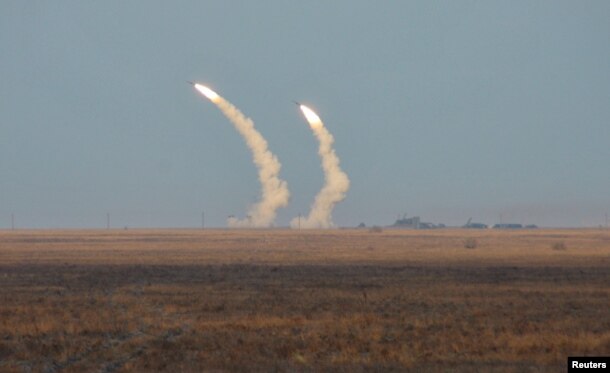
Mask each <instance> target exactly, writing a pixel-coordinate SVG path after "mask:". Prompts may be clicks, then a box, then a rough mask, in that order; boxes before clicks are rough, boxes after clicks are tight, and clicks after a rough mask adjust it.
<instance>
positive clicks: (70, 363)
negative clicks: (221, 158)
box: [0, 229, 610, 372]
mask: <svg viewBox="0 0 610 373" xmlns="http://www.w3.org/2000/svg"><path fill="white" fill-rule="evenodd" d="M570 355H576V356H578V355H606V356H607V355H610V231H608V230H601V229H599V230H594V229H591V230H515V231H498V230H465V229H443V230H427V231H423V230H420V231H410V230H388V229H386V230H384V231H382V232H375V231H369V230H366V229H362V230H326V231H298V230H281V229H277V230H214V229H213V230H153V229H151V230H108V231H104V230H97V231H96V230H88V231H84V230H81V231H79V230H65V231H60V230H57V231H55V230H49V231H28V230H24V231H19V230H17V231H1V232H0V371H2V372H89V371H91V372H150V371H167V372H224V371H231V372H232V371H238V372H242V371H243V372H252V371H254V372H257V371H261V372H263V371H264V372H268V371H295V372H301V371H303V372H310V371H311V372H314V371H315V372H319V371H333V372H335V371H339V372H341V371H345V372H347V371H349V372H361V371H362V372H363V371H367V372H368V371H423V372H427V371H429V372H436V371H451V372H455V371H458V372H460V371H463V372H473V371H485V372H487V371H498V372H527V371H536V372H538V371H549V372H556V371H565V369H566V368H565V367H566V360H567V356H570Z"/></svg>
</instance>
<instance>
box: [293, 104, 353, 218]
mask: <svg viewBox="0 0 610 373" xmlns="http://www.w3.org/2000/svg"><path fill="white" fill-rule="evenodd" d="M300 108H301V111H302V112H303V114H304V115H305V118H306V119H307V122H308V123H309V126H310V127H311V130H312V131H313V133H314V135H315V136H316V138H317V139H318V142H319V148H318V154H319V155H320V158H321V160H322V169H323V171H324V186H323V187H322V189H321V190H320V191H319V192H318V195H316V198H315V200H314V202H313V205H312V206H311V210H310V211H309V215H308V216H307V217H306V218H304V219H298V218H295V219H292V221H291V222H290V225H291V226H292V227H293V228H297V227H299V228H330V227H332V226H333V222H332V216H331V215H332V212H333V209H334V207H335V205H336V204H337V203H339V202H341V201H342V200H343V199H344V198H345V194H346V193H347V191H348V189H349V178H348V177H347V174H346V173H345V172H343V170H341V167H339V158H338V157H337V155H336V154H335V150H334V149H333V142H334V141H335V140H334V138H333V135H331V134H330V132H328V130H327V129H326V127H324V123H323V122H322V120H321V119H320V117H318V115H317V114H316V113H315V112H314V111H313V110H311V109H310V108H308V107H307V106H305V105H300Z"/></svg>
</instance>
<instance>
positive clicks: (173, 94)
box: [0, 0, 610, 228]
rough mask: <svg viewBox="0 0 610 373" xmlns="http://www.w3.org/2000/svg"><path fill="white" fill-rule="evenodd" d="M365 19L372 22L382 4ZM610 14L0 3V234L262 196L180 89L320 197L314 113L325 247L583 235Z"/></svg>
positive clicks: (298, 195) (169, 217) (607, 182)
mask: <svg viewBox="0 0 610 373" xmlns="http://www.w3.org/2000/svg"><path fill="white" fill-rule="evenodd" d="M380 4H383V5H380ZM609 19H610V2H609V1H606V0H601V1H558V0H552V1H529V0H528V1H442V2H439V1H428V0H426V1H417V2H414V1H395V2H373V1H364V0H362V1H361V0H350V1H287V0H281V1H279V0H278V1H195V0H192V1H178V2H169V1H131V2H125V1H108V0H107V1H96V2H83V1H42V0H39V1H35V0H30V1H22V0H3V1H1V2H0V82H1V84H0V228H6V227H10V215H11V213H14V214H15V220H16V224H17V226H18V227H50V228H53V227H104V226H105V224H106V213H107V212H110V214H111V219H112V225H113V226H120V227H122V226H130V227H142V226H169V227H180V226H185V227H189V226H198V225H199V224H200V219H201V217H200V216H201V211H202V210H205V212H206V222H207V224H208V225H211V226H224V225H225V220H226V217H227V215H229V214H236V215H241V216H243V214H244V213H245V211H246V209H247V206H248V204H250V203H253V202H256V201H257V199H258V194H259V185H258V181H257V178H256V169H255V168H254V166H253V164H252V162H251V159H250V154H249V151H248V150H247V148H246V147H245V145H244V142H243V140H242V139H241V137H240V136H239V135H238V134H237V132H236V131H235V130H234V128H233V127H232V125H231V124H230V123H229V122H228V121H227V120H226V119H225V118H224V117H223V116H222V114H221V113H220V111H219V110H218V109H217V108H216V107H215V106H214V105H212V104H211V103H210V102H209V101H207V100H205V99H204V98H202V97H201V96H200V95H198V94H197V93H196V92H195V91H194V90H193V89H192V87H191V86H189V85H188V84H187V83H186V81H187V80H195V81H199V82H202V83H204V84H208V85H210V86H211V87H213V88H214V89H216V90H217V91H218V92H219V93H220V94H221V95H223V96H224V97H226V98H227V99H228V100H230V101H231V102H233V103H234V104H235V105H236V106H238V107H239V108H241V109H242V110H243V111H244V113H246V114H247V115H248V116H250V117H252V118H253V119H254V121H255V123H256V126H257V128H258V129H259V130H260V132H261V133H262V134H263V135H264V136H265V137H266V138H267V140H268V142H269V146H270V148H271V150H272V151H273V152H274V153H275V154H277V155H278V157H279V159H280V161H281V163H282V165H283V167H282V172H281V176H282V177H283V178H284V179H285V180H287V181H288V184H289V187H290V190H291V194H292V198H291V203H290V205H289V206H288V207H287V208H285V209H282V210H280V211H279V217H278V220H277V224H278V225H287V224H288V222H289V221H290V219H291V218H292V217H294V216H296V215H297V214H298V213H299V212H302V213H306V212H307V211H308V210H309V206H310V204H311V202H312V200H313V197H314V195H315V194H316V193H317V191H318V189H319V188H320V186H321V185H322V171H321V170H320V164H319V160H318V156H317V144H316V141H315V138H314V137H313V136H312V134H311V131H310V130H309V128H308V126H307V124H306V122H305V121H304V119H303V117H302V116H301V115H300V113H299V112H298V110H297V108H296V107H295V106H294V104H293V103H292V100H297V101H302V102H306V103H309V104H311V106H312V107H314V108H315V109H316V110H317V111H318V113H319V114H320V116H321V117H322V119H323V120H324V122H325V123H326V125H327V127H328V129H329V130H330V131H331V132H332V133H333V134H334V136H335V140H336V150H337V154H338V155H339V157H340V158H341V162H342V163H341V165H342V167H343V168H344V170H345V171H346V172H347V173H348V174H349V176H350V179H351V181H352V187H351V190H350V191H349V193H348V196H347V199H346V200H345V201H343V203H341V204H340V205H338V206H337V209H336V210H335V214H334V220H335V222H336V223H337V224H339V225H342V226H348V225H356V224H358V223H360V222H365V223H367V224H380V225H386V224H391V223H393V221H394V219H395V218H396V215H397V214H398V213H407V214H409V215H420V216H421V217H422V219H423V220H425V221H433V222H443V223H445V224H456V225H457V224H463V223H465V221H466V220H467V219H468V218H469V217H473V218H474V220H475V221H482V222H485V223H495V222H498V220H499V219H500V214H502V219H503V221H504V222H517V223H535V224H539V225H543V226H597V225H599V224H603V223H604V214H605V213H606V212H610V46H609V44H608V40H610V22H609V21H608V20H609Z"/></svg>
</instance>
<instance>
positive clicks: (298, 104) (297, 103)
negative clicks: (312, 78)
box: [292, 101, 301, 107]
mask: <svg viewBox="0 0 610 373" xmlns="http://www.w3.org/2000/svg"><path fill="white" fill-rule="evenodd" d="M292 102H294V104H295V105H296V106H299V107H300V106H301V103H300V102H296V101H292Z"/></svg>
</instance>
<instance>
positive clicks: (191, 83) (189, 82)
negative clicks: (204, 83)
mask: <svg viewBox="0 0 610 373" xmlns="http://www.w3.org/2000/svg"><path fill="white" fill-rule="evenodd" d="M186 82H187V83H188V84H190V85H195V83H193V82H191V81H190V80H187V81H186Z"/></svg>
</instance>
